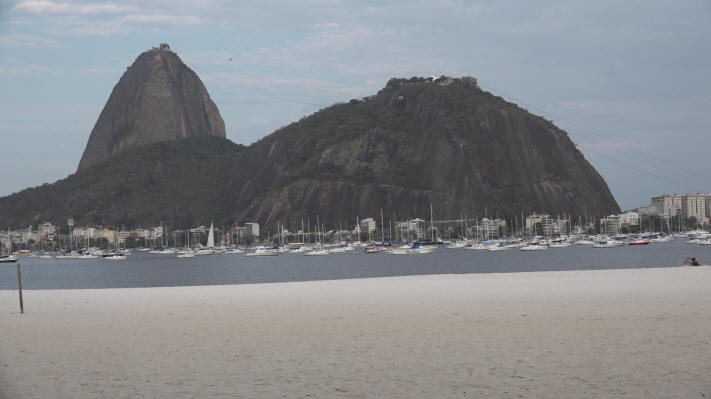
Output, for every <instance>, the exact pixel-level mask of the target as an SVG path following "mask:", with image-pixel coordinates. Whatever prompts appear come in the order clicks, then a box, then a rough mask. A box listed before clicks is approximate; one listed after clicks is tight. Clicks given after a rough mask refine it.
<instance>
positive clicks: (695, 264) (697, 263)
mask: <svg viewBox="0 0 711 399" xmlns="http://www.w3.org/2000/svg"><path fill="white" fill-rule="evenodd" d="M698 265H699V262H697V261H696V258H691V266H698Z"/></svg>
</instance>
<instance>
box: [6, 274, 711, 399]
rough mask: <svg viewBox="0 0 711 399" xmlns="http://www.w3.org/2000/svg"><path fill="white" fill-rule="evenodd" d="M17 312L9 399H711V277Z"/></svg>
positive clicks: (13, 312) (256, 287)
mask: <svg viewBox="0 0 711 399" xmlns="http://www.w3.org/2000/svg"><path fill="white" fill-rule="evenodd" d="M17 301H18V300H17V291H14V290H4V291H0V321H1V323H0V325H2V328H3V331H4V333H5V334H4V339H3V341H2V344H0V355H1V356H0V357H2V358H3V360H4V362H3V363H4V364H2V365H0V368H1V370H0V387H3V388H0V394H4V395H5V396H3V397H8V398H14V397H23V398H43V397H73V398H90V397H106V396H118V397H136V396H139V397H140V396H142V395H143V396H146V397H194V396H201V397H245V398H251V397H274V396H282V395H285V396H286V397H303V396H306V395H312V396H313V397H349V398H350V397H353V398H360V397H373V396H382V397H398V398H400V397H402V398H405V397H481V396H485V397H486V396H496V397H516V396H517V395H523V396H527V397H530V396H546V397H552V396H553V397H555V396H566V397H591V396H603V397H607V396H622V395H625V396H627V397H701V395H702V394H705V395H706V396H709V395H711V382H708V381H707V380H708V379H707V378H706V376H708V375H711V362H709V361H708V358H709V356H710V355H711V307H710V306H709V304H710V303H711V268H709V267H668V268H640V269H602V270H577V271H573V270H568V271H542V272H516V273H475V274H438V275H413V276H398V277H369V278H362V279H341V280H316V281H304V282H280V283H254V284H236V285H218V286H175V287H139V288H106V289H104V288H100V289H76V290H61V289H58V290H26V291H25V314H23V315H20V314H19V309H18V303H17ZM5 364H7V365H5ZM3 389H4V390H5V391H3ZM0 396H2V395H0Z"/></svg>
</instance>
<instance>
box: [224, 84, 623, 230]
mask: <svg viewBox="0 0 711 399" xmlns="http://www.w3.org/2000/svg"><path fill="white" fill-rule="evenodd" d="M240 164H241V165H242V166H241V168H240V170H249V171H250V173H249V174H244V175H242V174H240V173H239V172H235V173H234V174H233V176H234V177H233V179H234V180H233V181H232V183H231V184H230V185H228V186H231V187H234V188H239V189H238V190H236V189H234V190H232V191H233V194H234V196H233V197H232V199H231V201H232V203H234V204H235V205H236V206H235V215H236V216H237V219H239V220H258V221H262V222H263V223H270V222H273V221H276V220H279V221H280V222H281V223H287V225H288V224H289V223H291V224H292V225H294V224H296V225H298V222H299V221H300V219H301V218H306V217H308V216H309V215H311V217H313V215H316V214H318V215H320V216H321V220H327V221H329V222H331V223H337V222H340V221H343V222H345V221H347V220H348V221H350V219H352V218H355V216H360V217H361V218H363V217H372V216H377V215H379V214H380V210H381V209H382V210H383V212H384V213H385V215H387V216H389V217H392V216H393V215H394V216H395V218H396V219H400V220H403V219H405V218H408V217H416V216H418V217H427V216H428V215H429V212H430V204H432V206H433V209H434V213H435V218H436V219H458V218H460V217H462V216H465V217H483V216H487V215H488V216H490V217H492V216H498V217H502V218H503V217H509V218H512V217H516V216H517V217H518V218H520V217H521V214H522V213H524V214H526V215H528V214H529V213H530V212H546V213H549V214H552V215H560V216H563V215H573V216H584V215H591V216H592V215H608V214H611V213H614V212H619V206H618V204H617V202H616V201H615V199H614V198H613V196H612V194H611V192H610V190H609V188H608V187H607V184H606V183H605V181H604V180H603V179H602V177H601V176H600V175H599V174H598V173H597V171H596V170H595V169H594V168H593V167H592V166H591V165H590V164H589V163H588V162H587V161H586V160H585V158H584V157H583V155H582V153H581V152H580V151H579V150H578V149H577V148H576V146H575V144H573V142H572V141H571V140H570V139H569V137H568V135H567V134H566V133H565V132H564V131H562V130H560V129H558V128H557V127H556V126H555V125H553V123H551V122H550V121H547V120H545V119H543V118H541V117H539V116H536V115H533V114H530V113H529V112H527V111H526V110H524V109H522V108H519V107H518V106H516V105H515V104H512V103H509V102H506V101H504V100H503V99H501V98H500V97H496V96H494V95H492V94H490V93H488V92H485V91H482V90H481V89H480V88H479V87H478V85H477V83H476V80H475V79H474V78H470V77H465V78H460V79H450V78H444V77H443V78H441V79H436V80H432V79H422V78H419V79H416V78H413V79H407V80H406V79H392V80H390V81H389V82H388V85H387V86H386V87H385V88H383V89H382V90H381V91H380V92H378V94H377V95H375V96H371V97H367V98H364V99H362V100H351V101H350V102H348V103H343V104H336V105H333V106H331V107H329V108H326V109H324V110H321V111H319V112H317V113H315V114H313V115H311V116H309V117H307V118H304V119H302V120H301V121H299V122H296V123H293V124H291V125H289V126H286V127H285V128H283V129H280V130H278V131H276V132H275V133H273V134H271V135H269V136H267V137H265V138H264V139H262V140H261V141H259V142H257V143H254V144H253V145H252V146H251V147H250V148H249V150H248V151H247V152H245V153H244V154H243V156H242V158H241V162H240Z"/></svg>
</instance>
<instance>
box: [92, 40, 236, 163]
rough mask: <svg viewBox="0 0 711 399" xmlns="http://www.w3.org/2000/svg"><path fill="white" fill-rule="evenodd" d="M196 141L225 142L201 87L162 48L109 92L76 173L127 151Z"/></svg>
mask: <svg viewBox="0 0 711 399" xmlns="http://www.w3.org/2000/svg"><path fill="white" fill-rule="evenodd" d="M198 136H217V137H223V138H224V137H225V123H224V121H223V120H222V117H221V116H220V112H219V110H218V109H217V106H216V105H215V103H214V102H213V101H212V100H211V99H210V96H209V94H208V93H207V90H206V89H205V86H204V85H203V83H202V81H201V80H200V78H199V77H198V76H197V74H196V73H195V72H193V71H192V70H191V69H190V68H188V67H187V65H185V64H184V63H183V61H182V60H181V59H180V57H178V55H177V54H176V53H175V52H173V51H172V50H170V46H168V45H167V44H165V43H164V44H161V45H160V47H153V48H152V49H151V50H148V51H145V52H143V53H142V54H140V55H139V56H138V57H137V58H136V60H135V61H134V62H133V64H132V65H131V66H130V67H128V68H127V69H126V72H125V73H124V74H123V76H122V77H121V79H120V80H119V82H118V83H117V84H116V86H114V88H113V90H112V92H111V95H110V96H109V99H108V101H107V102H106V105H105V106H104V109H103V110H102V111H101V114H100V115H99V119H98V120H97V121H96V124H95V125H94V128H93V129H92V131H91V135H90V137H89V141H88V143H87V145H86V148H85V149H84V154H83V156H82V158H81V161H80V162H79V168H78V170H85V169H87V168H90V167H92V166H94V165H96V164H98V163H101V162H103V161H105V160H108V159H109V158H111V157H112V156H114V155H115V154H117V153H119V152H122V151H125V150H127V149H130V148H136V147H141V146H145V145H148V144H151V143H156V142H162V141H172V140H178V139H185V138H191V137H198Z"/></svg>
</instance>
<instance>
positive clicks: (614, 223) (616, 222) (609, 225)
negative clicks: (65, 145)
mask: <svg viewBox="0 0 711 399" xmlns="http://www.w3.org/2000/svg"><path fill="white" fill-rule="evenodd" d="M621 226H622V224H621V222H620V215H610V216H608V217H605V218H602V219H600V231H601V232H602V233H606V234H612V233H617V232H619V231H620V227H621Z"/></svg>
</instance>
